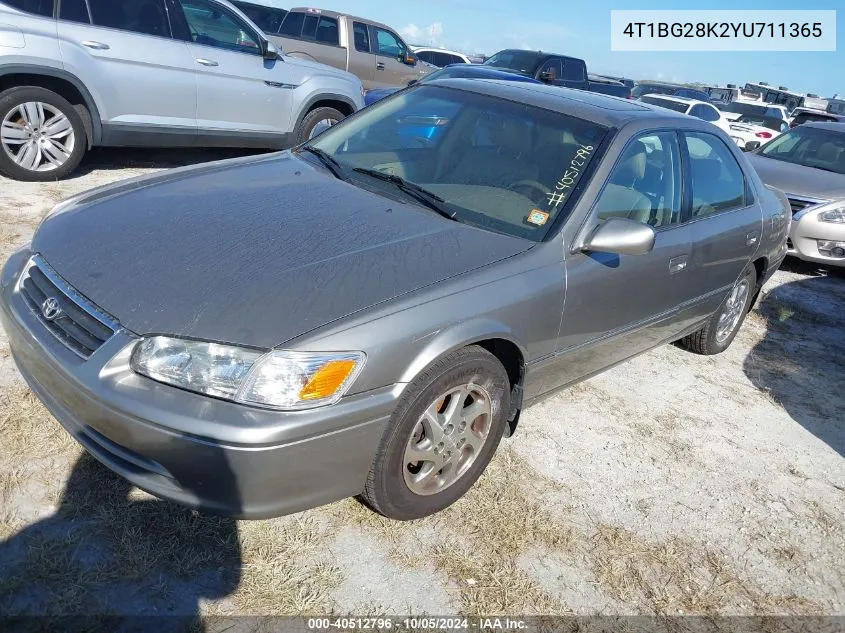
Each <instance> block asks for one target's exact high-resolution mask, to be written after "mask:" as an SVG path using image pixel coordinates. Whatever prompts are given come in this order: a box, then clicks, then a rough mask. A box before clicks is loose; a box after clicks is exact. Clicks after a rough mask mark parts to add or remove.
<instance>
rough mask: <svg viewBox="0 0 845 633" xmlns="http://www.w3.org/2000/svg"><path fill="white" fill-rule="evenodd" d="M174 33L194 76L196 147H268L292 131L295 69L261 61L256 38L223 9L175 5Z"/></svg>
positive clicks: (209, 1) (188, 0)
mask: <svg viewBox="0 0 845 633" xmlns="http://www.w3.org/2000/svg"><path fill="white" fill-rule="evenodd" d="M180 4H181V8H182V13H181V15H179V16H178V17H179V25H180V28H179V32H180V34H181V35H182V37H185V38H186V39H187V40H188V43H187V44H186V46H187V47H188V51H189V53H190V56H191V61H192V63H193V65H194V69H195V73H196V76H197V127H198V131H199V136H200V139H199V142H201V143H204V144H214V145H236V146H243V145H244V144H245V143H251V144H256V145H265V144H267V145H271V144H275V143H280V142H281V141H282V140H284V139H283V138H282V137H281V136H280V135H281V134H282V133H284V132H288V131H290V130H291V129H292V127H293V123H292V121H291V108H292V97H291V93H292V90H291V88H292V87H293V86H294V85H295V83H296V81H297V77H295V76H292V73H295V72H296V71H295V69H292V68H293V67H292V66H291V65H288V66H287V67H286V65H285V63H284V62H283V61H280V60H277V61H270V60H265V59H264V58H263V56H262V53H261V36H260V35H259V34H258V33H256V32H255V31H254V29H253V27H252V26H251V25H250V24H249V23H247V22H246V21H244V20H242V19H241V17H240V16H238V15H237V14H236V13H234V12H233V11H231V10H230V9H229V8H228V7H227V6H226V5H224V4H222V3H219V2H214V0H181V1H180Z"/></svg>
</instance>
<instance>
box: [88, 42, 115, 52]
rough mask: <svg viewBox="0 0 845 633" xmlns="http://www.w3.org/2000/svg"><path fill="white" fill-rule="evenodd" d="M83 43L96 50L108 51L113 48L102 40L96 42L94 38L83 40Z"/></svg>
mask: <svg viewBox="0 0 845 633" xmlns="http://www.w3.org/2000/svg"><path fill="white" fill-rule="evenodd" d="M82 45H83V46H84V47H85V48H90V49H93V50H95V51H107V50H109V48H111V47H110V46H109V45H108V44H103V43H102V42H95V41H93V40H85V41H84V42H82Z"/></svg>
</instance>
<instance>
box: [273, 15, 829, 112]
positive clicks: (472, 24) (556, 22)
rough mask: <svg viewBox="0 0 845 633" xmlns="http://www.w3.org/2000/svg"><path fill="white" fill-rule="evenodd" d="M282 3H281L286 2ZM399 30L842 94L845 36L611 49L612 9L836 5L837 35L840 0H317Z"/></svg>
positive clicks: (621, 66) (611, 70) (416, 37)
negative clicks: (820, 44) (812, 43)
mask: <svg viewBox="0 0 845 633" xmlns="http://www.w3.org/2000/svg"><path fill="white" fill-rule="evenodd" d="M283 6H284V5H283ZM313 6H321V7H323V8H326V9H334V10H338V11H347V12H349V13H353V14H356V15H362V16H366V17H368V18H371V19H374V20H378V21H380V22H384V23H386V24H389V25H390V26H392V27H394V28H395V29H397V30H400V31H401V32H402V34H403V36H405V37H406V39H407V40H408V41H409V43H413V44H429V43H433V44H436V45H440V46H443V47H445V48H454V49H456V50H461V51H465V52H484V53H487V54H492V53H494V52H495V51H497V50H500V49H502V48H509V47H513V48H534V49H542V50H548V51H554V52H558V53H567V54H571V55H575V56H577V57H583V58H584V59H586V60H587V66H588V68H589V69H590V70H591V71H593V72H599V73H607V74H620V75H625V76H629V77H632V78H634V79H641V78H652V79H665V80H674V81H701V82H706V83H718V84H722V85H724V84H725V83H736V84H740V83H745V82H746V81H766V82H768V83H770V84H775V85H785V86H787V87H789V88H790V89H791V90H797V91H800V92H814V93H818V94H820V95H822V96H825V97H830V96H832V95H833V94H834V93H837V92H838V93H839V94H840V95H844V94H845V42H843V39H842V37H839V38H837V39H838V46H837V48H838V50H837V51H836V52H830V53H811V52H801V53H763V52H760V53H757V52H754V53H725V52H720V53H710V52H707V53H704V52H700V53H699V52H696V53H640V52H636V53H631V52H626V53H620V52H617V53H614V52H611V50H610V11H611V9H628V10H634V9H758V10H765V9H802V10H803V9H841V10H840V11H839V12H838V13H837V16H836V17H837V33H845V2H843V1H842V0H807V1H796V0H742V1H741V2H738V1H737V0H708V1H707V2H704V1H702V0H699V1H698V2H692V1H690V0H675V1H674V2H673V1H670V0H635V1H631V0H627V1H626V0H615V1H614V0H521V1H516V0H418V1H416V2H408V1H407V0H322V2H321V3H320V4H315V5H313Z"/></svg>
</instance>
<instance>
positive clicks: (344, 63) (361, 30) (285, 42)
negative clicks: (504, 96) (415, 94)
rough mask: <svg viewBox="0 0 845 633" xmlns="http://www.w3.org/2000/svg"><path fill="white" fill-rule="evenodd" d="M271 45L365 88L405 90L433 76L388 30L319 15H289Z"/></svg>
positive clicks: (305, 11)
mask: <svg viewBox="0 0 845 633" xmlns="http://www.w3.org/2000/svg"><path fill="white" fill-rule="evenodd" d="M268 37H269V38H270V40H271V41H272V42H274V43H275V44H276V45H278V46H281V47H282V49H283V50H284V51H285V52H286V53H287V54H288V55H290V56H292V57H299V58H301V59H310V60H313V61H317V62H321V63H323V64H328V65H329V66H334V67H335V68H340V69H341V70H347V71H349V72H351V73H353V74H355V75H357V76H358V78H359V79H360V80H361V83H363V84H364V88H365V89H367V90H371V89H373V88H387V87H391V86H405V85H407V83H408V82H409V81H411V80H412V79H421V78H422V77H425V76H426V75H428V74H429V73H432V72H434V70H436V69H435V68H434V67H433V66H431V65H430V64H426V63H425V62H420V61H418V60H417V58H416V56H415V55H414V53H413V51H412V50H411V49H410V47H409V46H408V45H407V44H405V42H404V40H403V39H402V38H401V37H399V35H397V34H396V31H394V30H393V29H391V28H390V27H389V26H386V25H384V24H380V23H378V22H373V21H372V20H366V19H364V18H358V17H355V16H353V15H347V14H344V13H338V12H336V11H327V10H324V9H307V8H295V9H291V10H290V11H289V12H288V14H287V15H286V16H285V19H284V21H283V22H282V26H281V28H280V29H279V33H278V34H270V35H268Z"/></svg>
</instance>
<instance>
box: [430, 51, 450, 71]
mask: <svg viewBox="0 0 845 633" xmlns="http://www.w3.org/2000/svg"><path fill="white" fill-rule="evenodd" d="M451 63H452V56H451V55H449V54H448V53H435V54H434V65H435V66H440V68H445V67H446V66H448V65H449V64H451Z"/></svg>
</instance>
